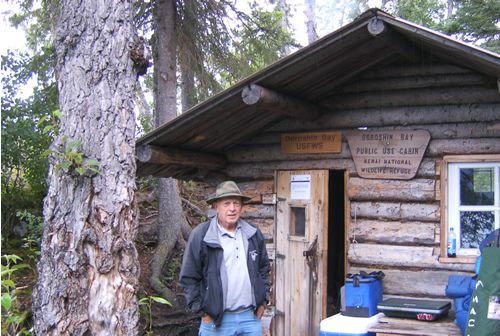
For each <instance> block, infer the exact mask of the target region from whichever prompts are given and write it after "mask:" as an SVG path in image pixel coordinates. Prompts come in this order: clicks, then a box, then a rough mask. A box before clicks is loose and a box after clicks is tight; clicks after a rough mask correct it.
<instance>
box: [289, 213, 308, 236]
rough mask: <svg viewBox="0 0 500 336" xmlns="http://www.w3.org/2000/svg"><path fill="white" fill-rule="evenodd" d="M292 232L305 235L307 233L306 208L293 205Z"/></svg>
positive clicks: (293, 234)
mask: <svg viewBox="0 0 500 336" xmlns="http://www.w3.org/2000/svg"><path fill="white" fill-rule="evenodd" d="M290 210H291V215H292V218H291V219H290V234H291V235H292V236H300V237H304V236H305V235H306V208H302V207H291V208H290Z"/></svg>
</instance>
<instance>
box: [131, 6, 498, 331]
mask: <svg viewBox="0 0 500 336" xmlns="http://www.w3.org/2000/svg"><path fill="white" fill-rule="evenodd" d="M499 79H500V55H498V54H496V53H493V52H489V51H486V50H483V49H481V48H477V47H474V46H471V45H468V44H465V43H463V42H460V41H457V40H454V39H453V38H450V37H449V36H446V35H443V34H440V33H438V32H435V31H432V30H429V29H427V28H424V27H421V26H419V25H416V24H414V23H411V22H408V21H405V20H403V19H400V18H397V17H394V16H391V15H389V14H387V13H385V12H383V11H381V10H378V9H371V10H369V11H367V12H365V13H364V14H362V15H361V16H359V17H358V18H357V19H355V20H354V21H353V22H351V23H349V24H347V25H346V26H344V27H342V28H340V29H339V30H337V31H335V32H333V33H331V34H329V35H327V36H325V37H323V38H321V39H319V40H318V41H316V42H314V43H312V44H310V45H308V46H307V47H304V48H302V49H300V50H298V51H296V52H295V53H293V54H291V55H289V56H287V57H285V58H283V59H280V60H279V61H277V62H275V63H274V64H272V65H270V66H268V67H267V68H265V69H263V70H261V71H259V72H258V73H255V74H254V75H252V76H250V77H248V78H245V79H244V80H242V81H240V82H239V83H237V84H236V85H234V86H232V87H230V88H228V89H227V90H225V91H223V92H221V93H219V94H217V95H215V96H213V97H211V98H209V99H208V100H206V101H204V102H202V103H200V104H198V105H196V106H194V107H193V108H191V109H190V110H189V111H187V112H185V113H183V114H182V115H180V116H179V117H177V118H176V119H174V120H172V121H170V122H168V123H166V124H164V125H162V126H160V127H158V128H157V129H155V130H153V131H152V132H150V133H148V134H146V135H144V136H142V137H141V138H140V139H139V140H138V141H137V149H136V154H137V164H138V175H142V176H148V175H153V176H161V177H174V178H177V179H183V180H195V181H202V182H205V183H207V184H208V185H211V186H212V187H214V186H215V185H216V184H217V183H218V182H220V181H223V180H227V179H230V180H234V181H236V182H237V183H238V184H239V185H240V187H241V188H242V190H243V192H244V193H246V194H247V195H250V196H252V201H251V203H250V204H249V205H247V206H246V209H245V210H244V214H243V217H245V218H246V219H248V220H249V221H250V222H252V223H254V224H256V225H258V226H259V227H260V229H261V230H262V231H263V233H264V234H265V235H266V238H267V239H268V242H269V245H268V246H269V254H270V256H271V257H272V261H273V267H274V272H273V292H272V295H273V298H272V302H271V305H272V311H273V315H274V322H273V334H274V335H318V331H319V325H320V321H321V320H322V319H324V318H325V317H327V316H330V315H331V314H333V313H335V312H338V309H339V300H340V298H339V295H340V294H339V293H340V288H341V286H342V285H343V284H344V281H345V276H346V274H347V273H356V272H359V271H360V270H364V271H368V272H371V271H379V270H382V271H383V272H384V273H385V278H384V280H383V288H384V296H403V297H417V298H441V299H443V298H445V287H446V284H447V280H448V276H449V275H451V274H468V275H471V274H473V271H474V266H475V265H474V263H475V260H476V257H477V255H478V248H477V247H478V242H479V241H480V240H481V239H482V237H484V235H485V234H486V233H488V232H490V231H492V230H493V229H495V228H498V227H499V225H500V93H499V92H500V81H499ZM452 228H453V229H454V232H455V233H456V235H457V246H456V256H454V257H449V256H448V254H447V239H448V232H450V229H452Z"/></svg>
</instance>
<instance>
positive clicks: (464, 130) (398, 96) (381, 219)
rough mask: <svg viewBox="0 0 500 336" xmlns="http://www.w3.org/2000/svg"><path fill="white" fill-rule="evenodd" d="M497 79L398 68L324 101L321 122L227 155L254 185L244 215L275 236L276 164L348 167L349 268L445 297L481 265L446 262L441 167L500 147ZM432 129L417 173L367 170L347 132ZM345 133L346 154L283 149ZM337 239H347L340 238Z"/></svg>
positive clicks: (401, 288) (403, 291)
mask: <svg viewBox="0 0 500 336" xmlns="http://www.w3.org/2000/svg"><path fill="white" fill-rule="evenodd" d="M498 90H499V89H498V87H497V84H496V78H488V77H485V76H484V75H481V74H478V73H475V72H472V71H470V70H468V69H464V68H457V67H455V66H451V65H447V64H441V65H440V64H437V65H427V66H425V65H419V66H390V67H386V68H384V69H379V70H376V71H372V72H370V73H367V74H365V75H364V76H363V77H362V78H360V79H359V80H358V81H356V82H354V83H351V84H350V85H348V86H346V87H345V88H344V91H343V92H340V93H339V92H336V93H334V94H333V96H332V97H325V98H324V100H323V101H322V102H323V104H320V105H322V106H323V108H324V110H323V111H322V113H321V117H320V118H319V119H317V120H314V121H297V120H292V119H286V120H284V121H282V122H281V123H279V124H277V125H275V126H274V127H272V128H271V129H268V130H266V131H265V132H264V133H261V134H260V135H258V136H255V137H254V138H252V139H249V140H248V141H246V142H245V143H244V144H240V145H238V146H235V147H233V148H232V149H231V150H229V151H228V152H227V153H226V156H227V158H228V161H229V162H230V163H229V165H228V166H227V167H226V168H225V174H226V175H227V176H228V177H230V178H232V179H234V180H237V181H247V182H245V183H243V189H244V190H245V191H247V192H249V193H252V192H253V195H254V196H253V199H252V204H251V205H250V206H248V207H247V208H246V210H245V213H244V216H246V217H247V218H249V219H250V221H252V222H254V223H257V224H258V225H260V226H261V228H262V229H263V231H264V232H265V234H266V236H267V237H268V238H269V239H272V236H273V228H274V206H272V205H263V204H261V202H260V194H262V193H269V192H272V191H273V188H274V173H275V171H276V170H299V169H329V170H346V171H347V172H348V175H349V178H348V181H347V190H346V193H347V198H348V201H349V202H348V205H347V206H348V209H349V212H350V213H348V214H347V217H348V218H346V225H347V230H346V231H347V239H348V241H349V243H348V246H347V251H346V253H347V259H348V260H347V261H348V265H349V268H348V270H347V271H348V272H351V273H352V272H357V271H359V270H361V269H363V270H368V271H372V270H380V269H382V270H383V271H384V272H385V273H386V278H385V281H384V287H385V288H384V293H385V294H389V295H404V296H417V297H420V296H426V297H442V296H444V288H445V287H446V283H447V279H448V276H449V275H450V274H470V273H471V272H472V271H473V269H474V265H473V264H470V263H469V264H465V263H443V262H440V261H439V254H440V231H441V223H440V220H441V218H440V211H441V205H440V195H441V190H440V167H441V164H442V158H443V156H445V155H451V154H453V155H462V154H493V153H500V94H499V91H498ZM358 127H368V129H369V130H376V131H384V130H416V129H425V130H427V131H429V133H430V134H431V140H430V142H429V145H428V147H427V150H426V152H425V155H424V158H423V160H422V162H421V164H420V166H419V169H418V171H417V175H416V176H415V177H414V178H413V179H411V180H388V179H364V178H361V177H359V176H358V174H357V172H356V169H355V166H354V162H353V160H352V155H351V152H350V149H349V146H348V144H347V140H346V137H345V134H346V133H347V132H348V131H352V130H356V129H357V128H358ZM322 130H331V131H333V130H334V131H340V132H341V133H342V134H343V137H342V138H343V139H342V152H341V153H339V154H284V153H282V152H281V148H280V136H281V134H282V133H287V132H308V131H311V132H312V131H322ZM338 239H342V237H339V238H338Z"/></svg>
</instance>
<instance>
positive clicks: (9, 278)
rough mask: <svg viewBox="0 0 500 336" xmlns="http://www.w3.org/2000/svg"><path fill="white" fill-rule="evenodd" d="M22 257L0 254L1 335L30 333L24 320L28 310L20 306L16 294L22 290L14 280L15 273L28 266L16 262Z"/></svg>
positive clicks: (27, 315) (28, 266) (27, 316)
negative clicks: (0, 283) (0, 286)
mask: <svg viewBox="0 0 500 336" xmlns="http://www.w3.org/2000/svg"><path fill="white" fill-rule="evenodd" d="M21 260H22V258H21V257H19V256H17V255H15V254H9V255H2V271H1V272H2V297H1V305H2V318H1V320H2V335H31V331H30V330H28V328H27V326H26V322H27V320H28V318H29V317H30V316H29V315H30V314H29V311H27V310H24V311H23V309H22V308H21V305H20V302H19V299H18V294H19V293H20V291H21V290H22V289H21V288H20V287H18V286H17V284H16V282H15V277H14V276H15V273H17V272H19V271H21V270H23V269H28V268H30V265H28V264H24V263H18V262H19V261H21Z"/></svg>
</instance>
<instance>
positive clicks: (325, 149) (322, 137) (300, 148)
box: [281, 132, 342, 154]
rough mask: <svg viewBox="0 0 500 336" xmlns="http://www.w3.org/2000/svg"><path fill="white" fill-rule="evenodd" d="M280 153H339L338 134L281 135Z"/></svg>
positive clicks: (340, 141)
mask: <svg viewBox="0 0 500 336" xmlns="http://www.w3.org/2000/svg"><path fill="white" fill-rule="evenodd" d="M281 151H282V152H283V153H288V154H308V153H340V152H341V151H342V136H341V134H340V132H313V133H288V134H282V135H281Z"/></svg>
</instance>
